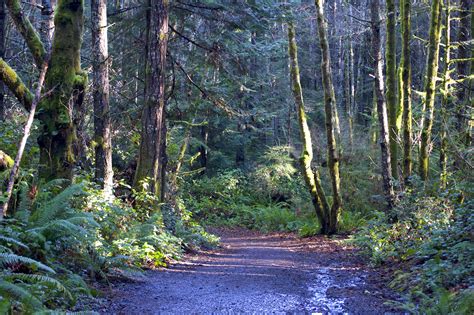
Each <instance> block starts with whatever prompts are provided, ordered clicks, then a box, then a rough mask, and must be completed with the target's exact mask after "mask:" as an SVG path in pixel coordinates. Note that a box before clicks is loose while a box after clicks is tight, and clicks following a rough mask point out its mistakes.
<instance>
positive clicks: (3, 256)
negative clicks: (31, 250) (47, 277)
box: [0, 253, 56, 274]
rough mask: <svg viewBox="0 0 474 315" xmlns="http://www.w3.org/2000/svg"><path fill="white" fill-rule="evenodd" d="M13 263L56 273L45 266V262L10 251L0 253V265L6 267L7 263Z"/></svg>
mask: <svg viewBox="0 0 474 315" xmlns="http://www.w3.org/2000/svg"><path fill="white" fill-rule="evenodd" d="M13 264H23V265H29V266H34V267H35V268H37V269H39V270H43V271H46V272H49V273H53V274H54V273H56V272H55V271H54V270H53V269H51V268H50V267H48V266H46V265H45V264H43V263H41V262H39V261H37V260H34V259H31V258H28V257H24V256H19V255H15V254H11V253H0V266H3V267H7V266H9V265H13Z"/></svg>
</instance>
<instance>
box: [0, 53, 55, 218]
mask: <svg viewBox="0 0 474 315" xmlns="http://www.w3.org/2000/svg"><path fill="white" fill-rule="evenodd" d="M47 59H48V58H47V57H46V58H45V59H44V60H45V61H44V64H43V66H42V68H41V72H40V75H39V79H38V86H37V87H36V92H35V98H34V100H33V103H32V105H31V109H30V112H29V114H28V120H27V121H26V124H25V127H24V130H23V137H22V138H21V141H20V144H19V145H18V151H17V154H16V157H15V161H14V163H13V165H12V167H11V171H10V177H9V179H8V184H7V190H6V199H5V200H4V201H3V204H2V209H1V211H0V220H2V219H3V217H4V216H6V215H7V213H8V205H9V203H10V199H11V197H12V193H13V186H14V184H15V180H16V177H17V174H18V170H19V169H20V163H21V159H22V158H23V152H24V150H25V147H26V141H27V140H28V137H29V136H30V132H31V126H32V125H33V120H34V118H35V113H36V106H37V104H38V102H39V100H40V97H41V90H42V88H43V84H44V79H45V75H46V71H47V70H48V61H47Z"/></svg>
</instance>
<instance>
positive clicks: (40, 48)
mask: <svg viewBox="0 0 474 315" xmlns="http://www.w3.org/2000/svg"><path fill="white" fill-rule="evenodd" d="M6 5H7V7H8V10H9V12H10V16H11V18H12V20H13V23H14V24H15V26H16V28H17V30H18V31H19V32H20V34H21V35H22V36H23V38H24V40H25V42H26V45H27V46H28V48H29V50H30V52H31V54H32V55H33V58H34V59H35V62H36V65H37V66H41V65H42V64H43V61H44V57H45V55H46V50H45V48H44V45H43V42H42V41H41V39H40V36H39V35H38V32H36V30H35V28H34V27H33V25H32V24H31V22H30V20H29V19H28V18H27V17H26V16H25V15H24V14H23V10H22V8H21V4H20V1H19V0H6Z"/></svg>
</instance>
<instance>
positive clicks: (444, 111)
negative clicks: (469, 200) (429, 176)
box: [439, 0, 451, 188]
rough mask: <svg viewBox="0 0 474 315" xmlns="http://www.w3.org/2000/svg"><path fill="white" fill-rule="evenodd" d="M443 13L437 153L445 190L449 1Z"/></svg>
mask: <svg viewBox="0 0 474 315" xmlns="http://www.w3.org/2000/svg"><path fill="white" fill-rule="evenodd" d="M444 12H445V28H444V30H445V33H444V43H443V44H444V58H443V59H444V69H443V87H442V90H441V93H442V95H443V100H442V103H441V135H440V138H441V141H440V142H441V144H440V152H439V166H440V169H441V174H440V186H441V188H446V184H447V179H448V170H447V165H448V155H447V153H448V152H447V151H448V138H447V136H448V106H449V104H448V98H449V89H450V84H449V80H450V64H449V63H450V60H451V56H450V52H451V37H450V36H451V34H450V33H451V1H450V0H446V1H445V5H444Z"/></svg>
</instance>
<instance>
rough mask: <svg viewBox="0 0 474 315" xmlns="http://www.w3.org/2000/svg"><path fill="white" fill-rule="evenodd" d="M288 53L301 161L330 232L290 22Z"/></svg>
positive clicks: (315, 203)
mask: <svg viewBox="0 0 474 315" xmlns="http://www.w3.org/2000/svg"><path fill="white" fill-rule="evenodd" d="M288 53H289V56H290V74H291V86H292V92H293V97H294V99H295V104H296V111H297V114H298V125H299V129H300V135H301V139H302V142H303V150H302V151H301V157H300V163H301V168H302V173H303V177H304V180H305V182H306V185H307V186H308V189H309V192H310V194H311V200H312V202H313V206H314V209H315V210H316V215H317V217H318V220H319V223H320V224H321V233H323V234H328V233H329V232H330V226H329V221H330V220H329V212H330V209H329V205H328V203H327V200H326V196H325V194H324V190H323V189H322V186H321V179H320V175H319V170H318V169H317V168H315V169H314V170H313V169H312V167H311V163H312V160H313V144H312V141H311V132H310V130H309V126H308V122H307V120H306V114H305V109H304V100H303V91H302V88H301V81H300V70H299V65H298V50H297V45H296V39H295V28H294V25H293V23H291V22H289V23H288Z"/></svg>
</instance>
